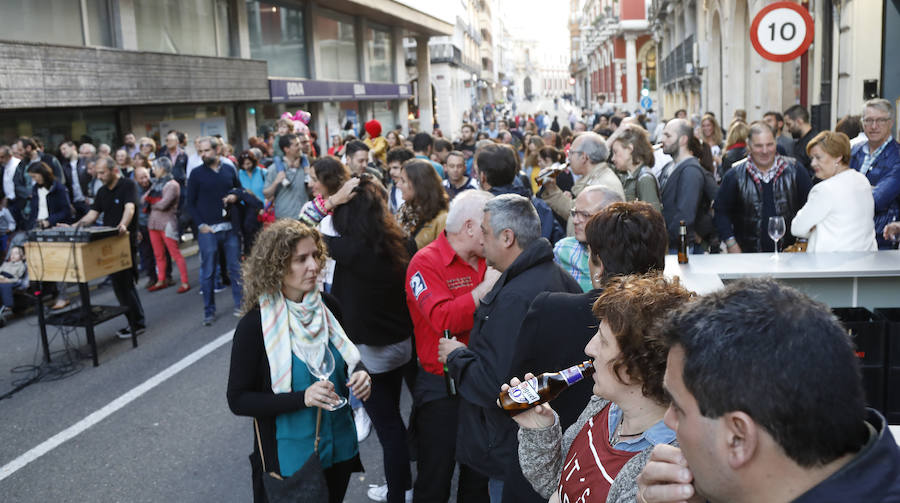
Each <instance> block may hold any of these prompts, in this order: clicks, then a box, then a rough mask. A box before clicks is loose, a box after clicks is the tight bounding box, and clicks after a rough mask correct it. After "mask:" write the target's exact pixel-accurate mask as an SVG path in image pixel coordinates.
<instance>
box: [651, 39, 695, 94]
mask: <svg viewBox="0 0 900 503" xmlns="http://www.w3.org/2000/svg"><path fill="white" fill-rule="evenodd" d="M659 70H660V75H659V77H660V83H662V84H668V83H671V82H674V81H676V80H679V79H682V78H684V77H692V76H693V75H694V36H693V35H691V36H689V37H687V38H686V39H684V40H682V41H681V43H680V44H678V45H677V46H676V47H675V49H673V50H672V51H671V52H670V53H669V54H667V55H666V57H664V58H663V59H662V62H661V64H660V65H659Z"/></svg>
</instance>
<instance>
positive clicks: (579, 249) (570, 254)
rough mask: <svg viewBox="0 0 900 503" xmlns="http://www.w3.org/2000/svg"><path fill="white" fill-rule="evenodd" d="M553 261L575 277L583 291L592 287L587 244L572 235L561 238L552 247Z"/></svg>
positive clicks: (587, 290)
mask: <svg viewBox="0 0 900 503" xmlns="http://www.w3.org/2000/svg"><path fill="white" fill-rule="evenodd" d="M553 261H554V262H556V263H557V264H559V266H560V267H562V268H563V269H565V271H566V272H567V273H569V274H571V275H572V277H573V278H575V281H577V282H578V285H579V286H581V289H582V290H584V291H585V292H589V291H591V289H593V288H594V285H593V283H591V272H590V270H588V250H587V245H585V244H584V243H579V242H578V240H577V239H575V238H574V237H567V238H562V239H560V240H559V241H557V242H556V245H555V246H554V247H553Z"/></svg>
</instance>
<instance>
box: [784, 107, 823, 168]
mask: <svg viewBox="0 0 900 503" xmlns="http://www.w3.org/2000/svg"><path fill="white" fill-rule="evenodd" d="M784 125H785V127H787V128H788V131H789V132H790V133H791V136H792V137H793V138H794V149H793V151H792V152H791V156H793V157H794V158H795V159H797V160H798V161H800V164H801V165H802V166H803V167H804V168H806V172H807V173H808V174H809V176H810V177H813V176H815V172H814V171H813V169H812V160H811V159H810V158H809V154H808V153H806V146H807V145H809V141H810V140H812V139H813V137H814V136H816V134H817V133H818V131H816V130H814V129H813V127H812V126H811V125H810V123H809V112H807V111H806V108H804V107H803V105H794V106H792V107H790V108H788V109H787V110H785V111H784Z"/></svg>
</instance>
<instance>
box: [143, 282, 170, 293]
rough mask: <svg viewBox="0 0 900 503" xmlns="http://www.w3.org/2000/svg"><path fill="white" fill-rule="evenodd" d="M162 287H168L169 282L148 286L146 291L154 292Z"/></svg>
mask: <svg viewBox="0 0 900 503" xmlns="http://www.w3.org/2000/svg"><path fill="white" fill-rule="evenodd" d="M164 288H169V284H168V283H156V284H155V285H152V286H150V287H148V288H147V291H148V292H156V291H159V290H162V289H164Z"/></svg>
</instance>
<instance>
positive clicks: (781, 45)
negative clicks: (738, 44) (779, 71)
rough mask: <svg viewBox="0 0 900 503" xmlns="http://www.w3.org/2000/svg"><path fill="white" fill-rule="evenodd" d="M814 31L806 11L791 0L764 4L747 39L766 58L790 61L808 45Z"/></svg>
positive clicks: (751, 26) (754, 19) (810, 18)
mask: <svg viewBox="0 0 900 503" xmlns="http://www.w3.org/2000/svg"><path fill="white" fill-rule="evenodd" d="M814 35H815V30H814V25H813V20H812V17H810V15H809V11H807V10H806V9H805V8H803V7H802V6H801V5H800V4H797V3H794V2H775V3H773V4H770V5H767V6H766V7H765V8H763V9H762V10H761V11H759V14H757V15H756V17H754V18H753V23H752V24H751V25H750V42H752V43H753V48H754V49H756V52H758V53H759V55H760V56H762V57H764V58H766V59H768V60H770V61H778V62H784V61H790V60H792V59H794V58H796V57H798V56H800V55H801V54H803V53H804V52H806V50H807V49H809V45H810V44H811V43H812V41H813V36H814Z"/></svg>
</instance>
